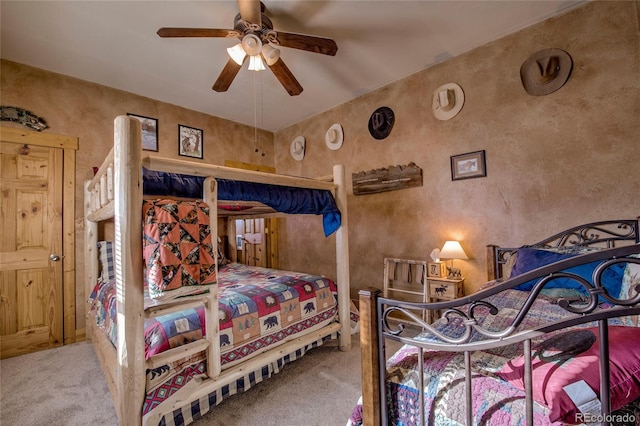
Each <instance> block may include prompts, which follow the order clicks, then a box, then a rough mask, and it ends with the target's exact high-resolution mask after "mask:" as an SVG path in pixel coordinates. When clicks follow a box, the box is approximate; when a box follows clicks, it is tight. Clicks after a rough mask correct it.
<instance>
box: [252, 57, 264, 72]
mask: <svg viewBox="0 0 640 426" xmlns="http://www.w3.org/2000/svg"><path fill="white" fill-rule="evenodd" d="M249 69H250V70H251V71H262V70H264V69H266V68H265V67H264V62H262V58H261V57H260V56H259V55H254V56H250V57H249Z"/></svg>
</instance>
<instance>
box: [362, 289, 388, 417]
mask: <svg viewBox="0 0 640 426" xmlns="http://www.w3.org/2000/svg"><path fill="white" fill-rule="evenodd" d="M381 293H382V291H381V290H380V289H377V288H368V289H364V290H360V293H359V294H360V303H359V305H360V306H359V308H360V353H361V357H362V360H361V365H362V422H363V425H364V426H377V425H379V424H380V420H381V419H380V364H379V341H378V311H377V307H376V306H377V304H378V298H379V297H380V294H381Z"/></svg>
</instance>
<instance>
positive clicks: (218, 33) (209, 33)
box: [158, 28, 238, 37]
mask: <svg viewBox="0 0 640 426" xmlns="http://www.w3.org/2000/svg"><path fill="white" fill-rule="evenodd" d="M158 35H159V36H160V37H238V32H237V31H236V30H221V29H216V28H160V29H159V30H158Z"/></svg>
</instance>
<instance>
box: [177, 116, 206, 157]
mask: <svg viewBox="0 0 640 426" xmlns="http://www.w3.org/2000/svg"><path fill="white" fill-rule="evenodd" d="M203 142H204V132H203V131H202V130H201V129H196V128H194V127H189V126H184V125H182V124H178V154H179V155H182V156H183V157H192V158H200V159H202V153H203V151H204V143H203Z"/></svg>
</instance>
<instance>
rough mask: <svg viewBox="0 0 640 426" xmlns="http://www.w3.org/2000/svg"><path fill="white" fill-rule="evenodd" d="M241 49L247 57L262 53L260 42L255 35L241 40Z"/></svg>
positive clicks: (248, 35)
mask: <svg viewBox="0 0 640 426" xmlns="http://www.w3.org/2000/svg"><path fill="white" fill-rule="evenodd" d="M242 48H243V49H244V51H245V52H246V54H247V55H249V56H256V55H259V54H260V52H261V51H262V41H260V38H259V37H258V36H257V35H255V34H247V35H246V36H244V37H243V38H242Z"/></svg>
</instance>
